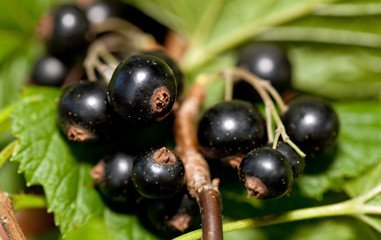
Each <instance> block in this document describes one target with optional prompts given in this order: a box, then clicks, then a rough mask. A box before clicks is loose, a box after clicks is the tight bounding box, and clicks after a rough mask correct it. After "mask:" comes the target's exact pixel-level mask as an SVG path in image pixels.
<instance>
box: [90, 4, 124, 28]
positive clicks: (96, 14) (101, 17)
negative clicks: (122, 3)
mask: <svg viewBox="0 0 381 240" xmlns="http://www.w3.org/2000/svg"><path fill="white" fill-rule="evenodd" d="M86 16H87V19H88V20H89V22H90V24H96V23H101V22H104V21H105V20H107V19H108V18H111V17H120V8H119V6H118V5H117V2H115V1H106V0H100V1H96V2H94V3H92V4H91V5H90V6H88V7H87V8H86Z"/></svg>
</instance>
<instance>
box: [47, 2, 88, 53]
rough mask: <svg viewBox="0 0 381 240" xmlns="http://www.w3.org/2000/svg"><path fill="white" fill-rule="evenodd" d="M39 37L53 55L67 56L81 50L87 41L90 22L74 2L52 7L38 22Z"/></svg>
mask: <svg viewBox="0 0 381 240" xmlns="http://www.w3.org/2000/svg"><path fill="white" fill-rule="evenodd" d="M40 25H41V26H40V28H43V29H41V30H40V35H41V37H42V38H43V39H44V40H45V41H46V42H47V44H48V48H49V51H50V52H51V53H53V54H54V55H60V56H61V55H63V56H67V55H69V54H73V53H75V52H76V51H81V50H82V51H83V50H85V48H86V47H87V45H88V43H89V40H88V38H89V29H90V24H89V22H88V20H87V17H86V14H85V12H84V11H82V10H81V9H79V8H78V7H77V6H75V5H74V4H62V5H59V6H58V7H56V8H55V9H53V11H51V12H50V13H49V14H48V15H47V16H46V17H45V18H43V19H42V23H41V24H40Z"/></svg>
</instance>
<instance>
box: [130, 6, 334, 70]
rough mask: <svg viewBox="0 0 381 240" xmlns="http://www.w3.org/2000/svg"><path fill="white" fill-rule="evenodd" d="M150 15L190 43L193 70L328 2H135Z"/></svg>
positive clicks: (188, 67) (188, 56) (186, 64)
mask: <svg viewBox="0 0 381 240" xmlns="http://www.w3.org/2000/svg"><path fill="white" fill-rule="evenodd" d="M128 2H131V3H132V4H135V5H136V6H138V7H139V8H141V9H142V10H143V11H145V12H146V13H147V14H148V15H150V16H153V17H155V18H156V19H157V20H158V21H160V22H162V23H163V24H165V25H167V26H169V27H170V28H172V29H174V30H176V31H178V32H180V33H182V34H184V35H185V36H186V37H187V38H188V39H189V40H190V46H189V49H188V51H187V53H186V55H185V58H184V59H183V67H184V69H185V70H186V71H192V70H194V69H195V68H197V67H200V66H202V65H203V64H205V62H207V61H210V60H211V59H213V58H214V57H216V56H217V55H219V54H221V53H222V52H224V51H227V50H229V49H231V48H233V47H236V46H237V45H239V44H242V43H244V42H245V41H248V40H249V39H251V38H253V37H254V36H256V35H258V34H260V33H262V32H263V31H265V30H266V29H268V28H270V27H272V26H276V25H279V24H283V23H285V22H289V21H291V20H294V19H296V18H298V17H301V16H304V15H306V14H308V13H310V12H311V11H313V10H314V9H316V8H317V6H319V4H321V3H326V2H334V1H327V0H321V1H318V0H292V1H290V0H281V1H279V0H267V1H248V0H235V1H232V0H230V1H219V0H208V1H205V0H198V1H175V2H173V1H159V0H148V1H134V0H129V1H128Z"/></svg>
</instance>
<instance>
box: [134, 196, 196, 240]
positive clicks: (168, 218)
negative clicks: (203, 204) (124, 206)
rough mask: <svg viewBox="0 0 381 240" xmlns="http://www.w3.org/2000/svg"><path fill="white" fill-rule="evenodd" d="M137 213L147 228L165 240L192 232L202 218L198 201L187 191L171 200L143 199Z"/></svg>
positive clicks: (139, 203)
mask: <svg viewBox="0 0 381 240" xmlns="http://www.w3.org/2000/svg"><path fill="white" fill-rule="evenodd" d="M137 213H138V217H139V220H140V221H141V223H142V224H143V225H144V226H145V227H147V228H148V229H149V230H151V231H152V232H154V233H155V234H157V235H159V236H160V237H163V238H165V239H169V238H173V237H176V236H179V235H181V234H183V233H185V232H188V231H190V230H192V229H193V228H195V227H196V224H197V223H198V222H199V218H200V210H199V207H198V204H197V202H196V200H195V199H194V198H192V197H191V196H190V195H189V194H188V193H186V192H185V191H180V192H179V193H178V194H176V195H175V196H173V197H170V198H160V199H149V198H142V199H141V200H140V201H139V202H138V211H137Z"/></svg>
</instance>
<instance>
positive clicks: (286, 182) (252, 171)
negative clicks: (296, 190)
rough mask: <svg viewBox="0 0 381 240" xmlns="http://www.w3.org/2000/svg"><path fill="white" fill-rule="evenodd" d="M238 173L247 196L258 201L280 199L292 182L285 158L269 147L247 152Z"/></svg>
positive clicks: (289, 167)
mask: <svg viewBox="0 0 381 240" xmlns="http://www.w3.org/2000/svg"><path fill="white" fill-rule="evenodd" d="M238 171H239V179H240V181H241V183H242V185H243V186H244V188H245V189H246V191H247V193H248V194H249V196H253V197H255V198H258V199H275V198H280V197H282V196H283V195H285V194H286V193H287V192H288V191H289V190H290V188H291V185H292V182H293V178H292V169H291V166H290V163H289V162H288V160H287V158H286V157H285V156H284V155H283V154H281V153H280V152H279V151H277V150H275V149H273V148H269V147H263V148H257V149H254V150H252V151H251V152H249V153H248V154H247V155H246V156H245V157H244V158H243V159H242V161H241V163H240V165H239V169H238Z"/></svg>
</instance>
